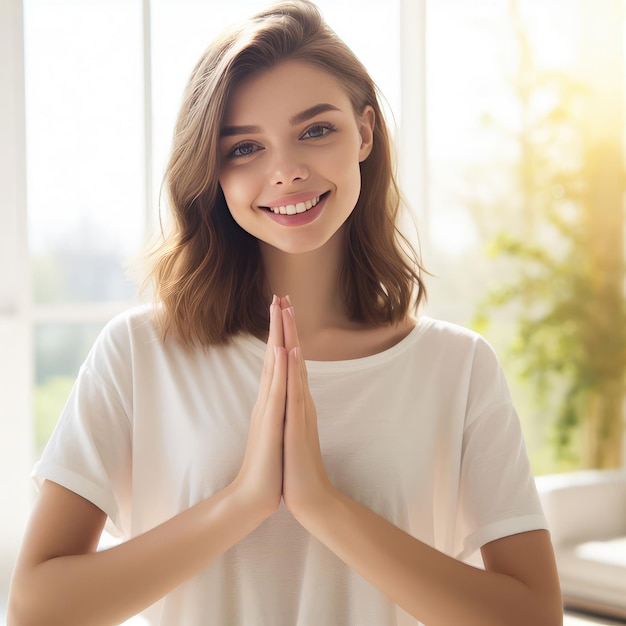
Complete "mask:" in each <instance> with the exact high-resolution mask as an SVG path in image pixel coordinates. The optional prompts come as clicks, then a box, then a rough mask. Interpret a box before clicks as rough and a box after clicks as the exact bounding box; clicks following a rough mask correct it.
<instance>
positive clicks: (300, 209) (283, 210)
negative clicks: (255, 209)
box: [266, 194, 326, 215]
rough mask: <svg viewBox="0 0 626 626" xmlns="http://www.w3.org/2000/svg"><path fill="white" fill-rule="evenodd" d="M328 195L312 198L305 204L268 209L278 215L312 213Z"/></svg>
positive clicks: (299, 203)
mask: <svg viewBox="0 0 626 626" xmlns="http://www.w3.org/2000/svg"><path fill="white" fill-rule="evenodd" d="M325 195H326V194H322V195H321V196H317V197H316V198H311V200H306V201H305V202H297V203H296V204H286V205H285V206H274V207H266V208H267V210H268V211H272V212H273V213H276V214H277V215H278V214H280V215H297V214H298V213H306V212H307V211H310V210H311V209H312V208H313V207H314V206H316V205H317V203H318V202H319V201H320V199H321V198H323V197H324V196H325Z"/></svg>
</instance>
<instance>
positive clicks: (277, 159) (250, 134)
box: [219, 61, 374, 253]
mask: <svg viewBox="0 0 626 626" xmlns="http://www.w3.org/2000/svg"><path fill="white" fill-rule="evenodd" d="M373 127H374V111H373V109H372V108H371V107H366V109H365V110H364V112H363V114H362V115H361V116H358V117H357V116H356V115H355V113H354V110H353V108H352V104H351V102H350V99H349V97H348V95H347V94H346V92H345V90H344V89H343V87H342V86H341V84H340V83H339V81H338V80H337V79H336V78H335V77H334V76H333V75H332V74H329V73H328V72H325V71H324V70H322V69H319V68H317V67H316V66H314V65H310V64H308V63H305V62H301V61H285V62H283V63H281V64H279V65H277V66H276V67H273V68H271V69H269V70H264V71H262V72H261V73H259V74H255V75H253V76H251V77H249V78H247V79H246V80H245V81H243V82H242V83H241V84H240V85H238V86H237V88H236V89H235V90H234V92H233V94H232V96H231V99H230V101H229V106H228V108H227V112H226V116H225V120H224V124H223V126H222V128H221V138H220V151H221V163H222V165H221V170H220V177H219V181H220V184H221V187H222V190H223V192H224V196H225V198H226V202H227V204H228V207H229V209H230V212H231V214H232V216H233V218H234V219H235V221H236V222H237V223H238V224H239V225H240V226H241V227H242V228H243V229H244V230H246V231H247V232H249V233H250V234H251V235H253V236H255V237H256V238H257V239H259V240H260V241H262V242H265V243H267V244H269V245H271V246H274V247H275V248H278V249H280V250H282V251H284V252H290V253H299V252H309V251H312V250H316V249H318V248H320V247H321V246H323V245H324V244H325V243H326V242H327V241H328V240H329V239H330V238H331V237H332V236H333V235H334V234H335V233H336V232H337V231H338V230H339V229H340V228H341V226H342V224H343V223H344V222H345V220H346V219H347V218H348V216H349V215H350V213H351V212H352V210H353V209H354V206H355V204H356V202H357V200H358V197H359V193H360V189H361V175H360V169H359V163H360V162H361V161H363V160H365V159H366V158H367V156H368V155H369V153H370V151H371V148H372V138H373Z"/></svg>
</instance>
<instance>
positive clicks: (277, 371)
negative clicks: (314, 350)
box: [265, 347, 287, 436]
mask: <svg viewBox="0 0 626 626" xmlns="http://www.w3.org/2000/svg"><path fill="white" fill-rule="evenodd" d="M274 350H275V359H274V372H273V376H272V382H271V385H270V388H269V394H268V399H267V406H266V409H265V414H266V417H268V418H269V419H270V420H271V421H272V423H273V424H274V426H276V428H275V429H273V432H275V433H278V434H280V435H281V436H282V432H283V427H284V421H285V398H286V394H287V353H286V351H285V348H282V347H276V348H275V349H274Z"/></svg>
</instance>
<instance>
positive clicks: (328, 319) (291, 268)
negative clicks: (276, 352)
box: [261, 231, 351, 341]
mask: <svg viewBox="0 0 626 626" xmlns="http://www.w3.org/2000/svg"><path fill="white" fill-rule="evenodd" d="M341 234H342V233H341V231H340V232H338V233H336V234H335V235H334V236H333V237H332V238H331V240H329V241H328V242H327V243H326V244H325V245H324V246H323V247H322V248H320V249H318V250H315V251H312V252H306V253H301V254H287V253H285V252H282V251H281V250H278V249H277V248H274V247H270V246H267V245H265V244H261V256H262V259H263V264H264V268H265V275H266V277H267V281H268V284H269V288H270V290H271V291H272V292H273V293H275V294H276V295H278V296H286V295H288V296H289V297H290V299H291V302H292V304H293V306H294V310H295V313H296V319H297V322H298V333H299V335H300V338H301V340H302V341H307V339H312V338H314V337H315V335H316V334H318V333H320V332H322V331H327V330H332V329H338V328H348V327H350V326H351V324H350V320H349V318H348V315H347V313H346V311H345V307H344V304H343V299H342V297H341V291H340V287H339V276H340V273H341V263H342V257H341V248H342V246H341V243H342V242H341Z"/></svg>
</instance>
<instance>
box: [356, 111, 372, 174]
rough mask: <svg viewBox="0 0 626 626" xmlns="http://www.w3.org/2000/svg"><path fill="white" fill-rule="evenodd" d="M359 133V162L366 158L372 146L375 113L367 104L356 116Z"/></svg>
mask: <svg viewBox="0 0 626 626" xmlns="http://www.w3.org/2000/svg"><path fill="white" fill-rule="evenodd" d="M357 123H358V125H359V134H360V135H361V147H360V148H359V162H360V163H362V162H363V161H365V159H367V157H368V156H369V155H370V152H371V151H372V147H373V146H374V126H375V125H376V113H375V112H374V109H373V108H372V107H371V106H370V105H369V104H368V105H367V106H366V107H365V108H364V109H363V113H361V115H360V116H359V117H358V118H357Z"/></svg>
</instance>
